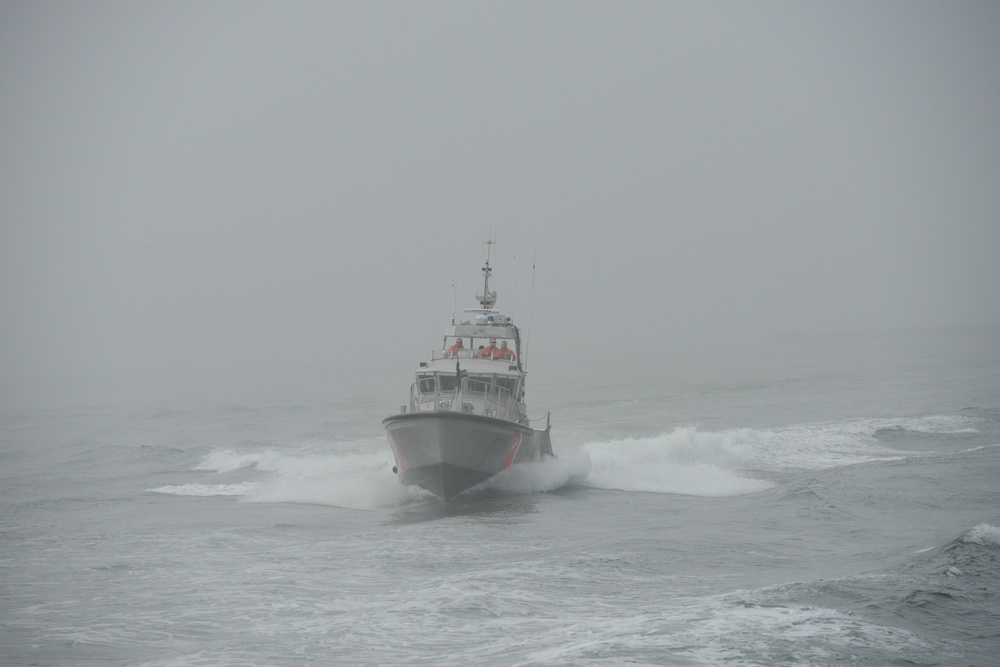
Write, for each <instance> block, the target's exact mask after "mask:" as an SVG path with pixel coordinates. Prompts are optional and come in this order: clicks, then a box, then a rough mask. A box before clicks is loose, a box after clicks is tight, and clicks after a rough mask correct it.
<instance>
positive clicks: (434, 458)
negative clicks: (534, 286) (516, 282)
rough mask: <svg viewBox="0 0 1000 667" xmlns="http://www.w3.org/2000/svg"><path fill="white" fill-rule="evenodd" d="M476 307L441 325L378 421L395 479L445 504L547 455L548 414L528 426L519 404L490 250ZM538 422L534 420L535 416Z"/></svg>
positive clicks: (515, 333)
mask: <svg viewBox="0 0 1000 667" xmlns="http://www.w3.org/2000/svg"><path fill="white" fill-rule="evenodd" d="M487 243H488V245H487V256H486V261H485V265H484V266H483V291H482V294H478V295H477V296H476V298H477V300H478V306H477V307H475V308H466V309H465V313H466V315H467V317H468V319H466V320H464V321H460V322H458V323H456V322H455V319H454V318H452V323H451V325H449V326H448V327H446V328H445V330H444V337H443V342H442V346H441V349H439V350H434V351H432V352H431V355H430V360H429V361H422V362H420V365H419V367H418V368H417V370H416V379H415V381H414V383H413V384H412V386H411V387H410V400H409V403H408V404H407V405H404V406H402V408H401V410H400V412H399V413H398V414H395V415H391V416H389V417H386V418H385V419H384V420H383V421H382V425H383V426H385V429H386V434H387V435H388V438H389V442H390V444H391V445H392V451H393V454H394V455H395V458H396V466H395V468H394V471H395V472H396V473H397V474H398V475H399V481H400V483H402V484H406V485H410V484H415V485H417V486H420V487H422V488H424V489H427V490H428V491H430V492H431V493H433V494H435V495H436V496H438V497H439V498H441V499H442V500H444V501H445V502H447V501H450V500H451V499H452V498H454V497H455V496H457V495H458V494H460V493H462V492H463V491H466V490H468V489H470V488H472V487H473V486H476V485H477V484H480V483H482V482H484V481H485V480H487V479H489V478H490V477H492V476H493V475H495V474H497V473H498V472H500V471H501V470H506V469H507V468H509V467H511V466H512V465H516V464H518V463H522V462H526V461H535V460H538V459H539V458H540V457H542V456H551V455H552V445H551V440H550V438H549V416H548V415H546V416H545V417H544V418H543V419H544V426H543V425H542V424H539V428H535V427H534V426H533V425H532V424H533V422H532V420H531V419H529V418H528V415H527V407H526V404H525V402H524V393H525V378H526V375H527V372H526V370H525V366H524V362H523V360H522V341H521V332H520V329H518V327H517V326H515V325H514V323H513V321H512V320H511V318H510V317H508V316H506V315H504V314H502V313H501V312H500V311H498V310H497V309H496V308H495V307H494V306H495V305H496V291H495V290H493V291H491V290H490V276H491V275H492V268H491V267H490V249H491V247H492V241H488V242H487ZM539 421H540V420H539Z"/></svg>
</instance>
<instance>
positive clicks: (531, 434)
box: [382, 411, 551, 502]
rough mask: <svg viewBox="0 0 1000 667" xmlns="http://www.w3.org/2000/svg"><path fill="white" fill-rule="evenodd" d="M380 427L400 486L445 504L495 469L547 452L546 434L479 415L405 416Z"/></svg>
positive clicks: (410, 414)
mask: <svg viewBox="0 0 1000 667" xmlns="http://www.w3.org/2000/svg"><path fill="white" fill-rule="evenodd" d="M382 425H383V426H384V427H385V430H386V434H387V435H388V437H389V443H390V444H391V445H392V451H393V454H394V455H395V457H396V472H397V474H398V475H399V481H400V483H402V484H406V485H411V484H413V485H417V486H419V487H421V488H423V489H426V490H428V491H430V492H431V493H433V494H434V495H436V496H437V497H438V498H441V499H442V500H444V501H445V502H448V501H450V500H452V499H453V498H454V497H455V496H457V495H459V494H460V493H462V492H463V491H466V490H468V489H470V488H472V487H473V486H476V485H477V484H481V483H482V482H484V481H486V480H487V479H489V478H490V477H492V476H493V475H495V474H497V473H498V472H500V471H501V470H506V469H507V468H509V467H511V466H512V465H515V464H518V463H523V462H525V461H536V460H538V459H539V458H540V456H541V454H542V453H543V452H545V451H548V452H551V447H550V446H548V435H549V433H548V431H547V430H546V431H536V430H535V429H532V428H530V427H528V426H525V425H523V424H518V423H515V422H509V421H506V420H503V419H495V418H492V417H484V416H480V415H469V414H463V413H458V412H447V411H431V412H410V413H403V414H398V415H392V416H391V417H386V418H385V419H384V420H383V421H382Z"/></svg>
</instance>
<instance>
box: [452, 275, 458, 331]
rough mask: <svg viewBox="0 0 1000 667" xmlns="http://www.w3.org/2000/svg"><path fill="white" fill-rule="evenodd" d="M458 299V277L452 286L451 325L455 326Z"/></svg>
mask: <svg viewBox="0 0 1000 667" xmlns="http://www.w3.org/2000/svg"><path fill="white" fill-rule="evenodd" d="M457 298H458V276H455V282H453V283H452V284H451V323H452V325H454V324H455V301H456V300H457Z"/></svg>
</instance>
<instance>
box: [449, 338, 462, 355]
mask: <svg viewBox="0 0 1000 667" xmlns="http://www.w3.org/2000/svg"><path fill="white" fill-rule="evenodd" d="M464 351H465V346H464V345H463V344H462V339H461V338H459V339H458V340H456V341H455V344H454V345H452V346H451V347H449V348H448V358H449V359H451V358H452V357H457V356H458V353H459V352H464Z"/></svg>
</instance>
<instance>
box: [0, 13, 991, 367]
mask: <svg viewBox="0 0 1000 667" xmlns="http://www.w3.org/2000/svg"><path fill="white" fill-rule="evenodd" d="M998 34H1000V4H998V3H993V2H954V3H942V2H930V3H928V2H910V1H906V2H876V3H871V2H829V3H825V2H810V3H798V2H795V3H784V2H760V3H717V2H708V3H702V2H698V3H694V2H691V3H681V2H677V3H674V2H629V3H610V2H600V3H599V2H545V3H539V2H503V3H500V2H496V3H464V2H421V3H406V2H365V3H361V2H337V3H325V2H294V3H286V2H282V3H263V2H212V3H196V2H170V3H167V2H163V3H135V2H101V1H98V2H87V3H79V2H11V1H9V0H8V1H4V2H2V3H0V376H2V377H3V378H4V380H3V382H4V383H5V384H8V385H9V384H12V383H14V382H16V381H17V378H24V377H32V376H46V377H48V376H52V377H56V376H60V375H63V374H115V373H128V372H142V371H160V370H174V369H209V370H211V369H219V370H225V369H240V368H255V367H264V368H282V367H289V368H291V367H299V366H309V365H315V364H321V365H334V364H336V363H337V362H338V361H342V360H358V359H364V358H366V357H368V358H378V359H379V360H383V361H387V362H391V363H394V364H395V363H400V364H403V365H405V368H406V373H409V369H410V367H412V365H413V364H415V362H416V361H417V360H419V359H422V358H424V357H425V355H426V353H427V351H428V350H430V349H431V348H432V347H434V346H436V345H437V344H438V343H439V342H440V335H441V330H442V327H443V326H444V325H445V324H447V322H448V321H449V320H450V317H451V313H452V296H453V294H452V285H453V284H455V283H456V279H457V281H458V283H457V290H458V306H459V308H461V307H462V306H470V305H472V302H473V295H474V293H475V291H476V288H477V287H478V280H479V275H480V274H479V266H480V264H481V258H482V243H481V242H482V240H483V238H484V234H485V233H486V230H495V234H496V236H497V240H498V245H497V256H496V258H495V260H494V266H495V269H496V270H495V274H494V275H495V284H494V287H495V288H496V289H497V290H498V291H499V293H500V301H499V302H498V304H497V305H498V307H499V308H501V309H502V310H506V311H508V312H509V311H510V308H511V306H512V305H513V308H514V316H515V319H516V320H517V322H518V323H520V324H521V325H522V326H524V325H525V324H526V321H527V314H528V304H529V294H530V289H529V288H530V285H531V259H532V257H533V256H534V254H535V252H536V249H537V268H536V271H535V278H534V293H533V296H531V297H530V298H531V313H532V320H531V329H532V331H531V335H532V339H531V352H532V354H533V355H537V358H536V359H535V360H534V361H535V362H536V364H543V361H542V359H547V360H548V361H547V363H551V364H552V365H553V366H558V365H560V364H565V363H567V362H568V360H570V359H572V358H574V357H576V356H578V355H580V354H581V353H585V352H587V351H614V350H621V349H625V348H629V349H645V350H649V349H656V348H658V347H670V348H671V349H674V350H677V349H681V350H683V349H685V346H696V345H701V344H704V343H705V342H706V341H709V342H717V343H720V344H729V343H733V344H743V343H745V344H758V343H761V342H763V341H766V340H768V339H769V338H771V337H773V336H776V335H781V334H783V333H787V332H794V331H845V332H851V331H864V330H884V329H902V328H913V327H916V328H921V327H940V326H967V325H981V324H993V325H995V324H998V323H1000V298H998V296H1000V261H998V251H1000V214H998V212H1000V40H998V39H997V35H998ZM515 255H516V260H515V259H514V257H515ZM512 272H513V275H512ZM512 283H516V290H515V295H514V297H515V300H514V303H513V304H511V285H512Z"/></svg>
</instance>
